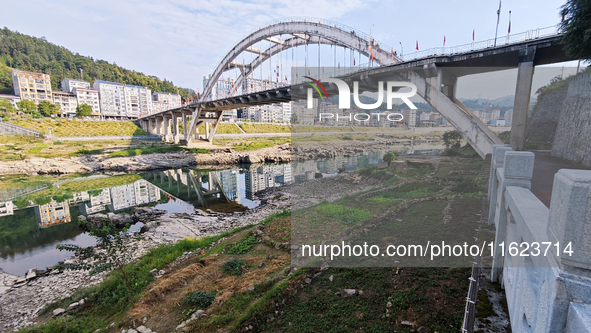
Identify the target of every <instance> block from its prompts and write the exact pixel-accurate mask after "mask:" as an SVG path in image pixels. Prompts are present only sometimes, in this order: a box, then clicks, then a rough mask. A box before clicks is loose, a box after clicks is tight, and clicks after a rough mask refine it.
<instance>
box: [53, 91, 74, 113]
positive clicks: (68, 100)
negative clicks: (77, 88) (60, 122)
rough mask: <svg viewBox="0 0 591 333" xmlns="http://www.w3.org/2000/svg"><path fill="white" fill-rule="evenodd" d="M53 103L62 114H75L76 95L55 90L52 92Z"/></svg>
mask: <svg viewBox="0 0 591 333" xmlns="http://www.w3.org/2000/svg"><path fill="white" fill-rule="evenodd" d="M52 95H53V104H56V105H58V106H59V107H60V109H61V110H62V116H70V115H76V107H77V106H78V100H77V98H76V95H74V94H72V93H70V92H67V91H59V90H56V91H54V92H53V94H52Z"/></svg>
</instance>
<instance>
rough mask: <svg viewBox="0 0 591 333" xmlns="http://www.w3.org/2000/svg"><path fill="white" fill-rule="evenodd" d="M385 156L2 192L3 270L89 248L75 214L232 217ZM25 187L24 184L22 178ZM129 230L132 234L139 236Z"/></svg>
mask: <svg viewBox="0 0 591 333" xmlns="http://www.w3.org/2000/svg"><path fill="white" fill-rule="evenodd" d="M386 152H387V151H378V152H367V153H359V154H355V155H346V156H339V157H336V158H331V159H322V160H311V161H304V162H297V163H293V164H265V165H241V166H232V167H229V168H228V169H225V170H215V171H212V170H197V169H173V170H161V171H155V172H147V173H142V174H127V175H121V176H106V175H94V176H90V177H86V178H78V179H66V180H59V181H57V180H56V181H55V182H53V183H46V184H41V185H39V184H35V185H34V186H29V187H27V186H24V187H19V188H15V189H7V190H3V191H2V192H1V193H0V195H1V198H2V201H1V202H0V268H2V269H3V270H4V271H6V272H9V273H13V274H18V275H22V274H23V273H24V272H25V271H26V270H28V269H29V268H32V267H37V268H45V267H46V266H52V265H54V264H56V263H57V262H58V261H60V260H63V259H64V258H66V257H69V256H70V255H71V253H67V252H59V251H57V250H55V245H56V244H57V243H72V244H76V245H79V246H90V245H93V244H94V243H93V242H94V239H93V238H92V237H90V236H89V235H87V234H86V233H82V232H81V230H80V229H79V227H78V223H76V221H77V218H78V216H79V215H89V214H94V213H106V212H114V213H119V212H127V213H131V211H132V208H133V207H137V206H148V207H154V208H157V209H163V210H166V211H167V212H168V213H187V214H192V213H193V212H194V211H195V209H201V210H205V209H211V210H213V211H218V212H236V211H243V210H246V209H250V208H254V207H256V206H258V205H259V204H260V202H259V201H258V199H257V198H256V196H255V193H256V192H258V191H260V190H263V189H266V188H272V187H277V186H281V185H284V184H289V183H291V182H294V181H295V182H300V181H303V180H307V179H314V178H316V177H318V176H319V175H322V176H331V175H336V174H337V173H339V172H345V171H351V170H355V169H359V168H363V167H367V166H371V165H375V164H378V163H381V162H382V159H383V156H384V154H385V153H386ZM24 181H26V179H24ZM140 227H141V225H137V224H136V225H134V226H133V227H132V230H136V231H137V230H139V228H140Z"/></svg>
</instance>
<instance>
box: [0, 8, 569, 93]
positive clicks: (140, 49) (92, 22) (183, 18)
mask: <svg viewBox="0 0 591 333" xmlns="http://www.w3.org/2000/svg"><path fill="white" fill-rule="evenodd" d="M563 3H564V0H520V1H517V0H512V1H503V2H502V7H501V17H500V23H499V27H498V34H499V36H503V37H504V36H506V34H507V29H508V25H509V11H511V12H512V13H511V32H512V33H518V32H523V31H526V30H530V29H536V28H542V27H548V26H552V25H555V24H557V23H559V21H560V16H559V15H558V12H559V8H560V6H562V5H563ZM498 7H499V2H498V1H496V0H480V1H474V0H449V1H436V0H432V1H400V0H390V1H376V0H344V1H334V0H314V1H309V2H297V1H287V0H254V1H237V0H199V1H189V0H168V1H155V0H141V1H137V0H116V1H115V0H101V1H79V0H77V1H74V0H59V1H52V0H21V1H7V0H4V1H3V3H2V15H1V16H0V26H5V27H7V28H9V29H11V30H16V31H19V32H21V33H24V34H27V35H32V36H36V37H42V36H43V37H45V38H47V40H48V41H50V42H52V43H54V44H57V45H61V46H64V47H66V48H67V49H69V50H70V51H72V52H74V53H79V54H81V55H86V56H92V57H93V58H94V59H103V60H107V61H109V62H111V63H113V62H114V63H117V65H120V66H122V67H125V68H128V69H132V70H136V71H138V72H142V73H144V74H148V75H155V76H157V77H159V78H161V79H164V78H166V79H168V80H172V81H173V82H174V84H175V85H177V86H181V87H187V88H192V89H199V90H200V91H202V85H203V76H204V75H207V74H210V73H212V72H213V71H214V70H215V68H216V67H217V65H218V64H219V62H220V61H221V59H222V58H223V57H224V56H225V54H226V53H227V52H228V51H229V50H230V49H231V48H232V47H233V46H234V45H236V44H237V43H238V42H239V41H240V40H241V39H242V38H244V37H246V36H247V35H248V34H249V33H250V32H252V31H253V30H254V29H256V28H257V27H262V26H265V25H266V23H268V22H270V21H272V20H280V19H284V18H287V17H317V18H322V19H328V20H333V21H336V22H339V23H341V24H344V25H347V26H350V27H353V28H355V29H356V30H359V31H363V32H366V33H370V30H371V34H372V36H374V37H375V38H376V39H378V40H379V41H380V42H381V43H382V44H383V45H390V46H391V47H393V48H394V50H396V51H397V52H398V53H400V52H401V51H403V52H404V53H409V52H412V51H415V47H416V43H417V42H418V43H419V47H420V50H424V49H427V48H431V47H440V46H442V44H443V39H444V37H445V39H446V46H453V45H461V44H467V43H471V42H472V34H473V32H474V35H475V40H476V41H479V40H486V39H489V38H494V36H495V28H496V23H497V9H498ZM401 44H402V49H401ZM343 61H344V60H343ZM357 61H359V60H357ZM286 65H287V63H286ZM575 66H576V65H575ZM483 97H484V96H483ZM491 97H492V96H491Z"/></svg>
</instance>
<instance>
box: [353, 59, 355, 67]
mask: <svg viewBox="0 0 591 333" xmlns="http://www.w3.org/2000/svg"><path fill="white" fill-rule="evenodd" d="M353 66H355V58H353Z"/></svg>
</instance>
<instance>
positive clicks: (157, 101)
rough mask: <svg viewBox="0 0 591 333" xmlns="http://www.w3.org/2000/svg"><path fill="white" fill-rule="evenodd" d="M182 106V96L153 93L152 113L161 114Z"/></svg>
mask: <svg viewBox="0 0 591 333" xmlns="http://www.w3.org/2000/svg"><path fill="white" fill-rule="evenodd" d="M178 106H181V95H179V94H173V93H165V92H159V91H155V92H153V93H152V112H159V111H164V110H168V109H173V108H176V107H178Z"/></svg>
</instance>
